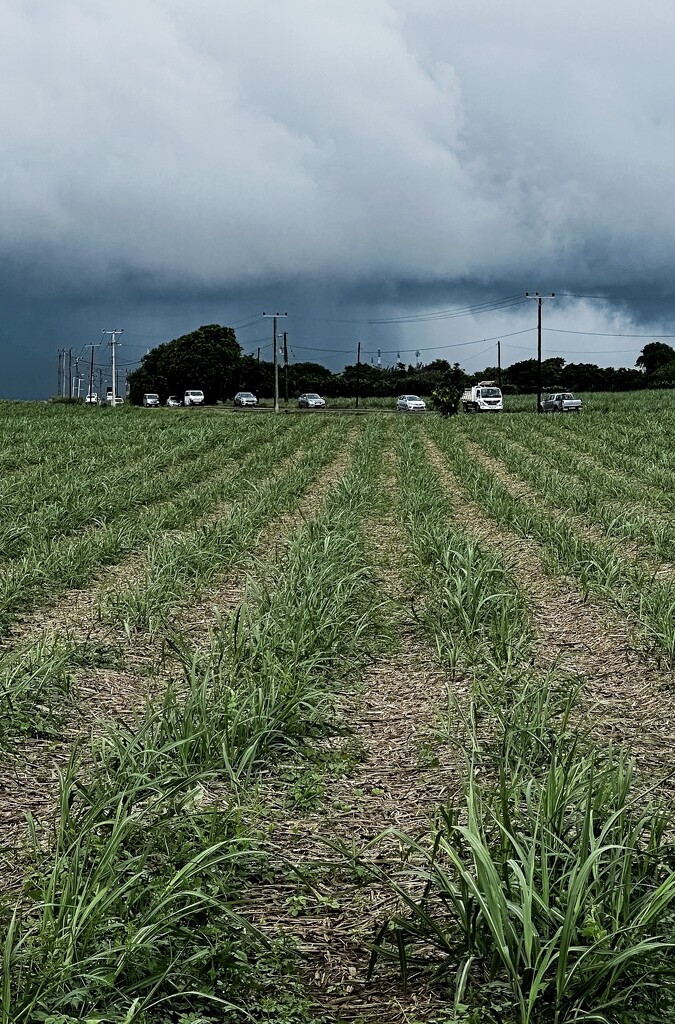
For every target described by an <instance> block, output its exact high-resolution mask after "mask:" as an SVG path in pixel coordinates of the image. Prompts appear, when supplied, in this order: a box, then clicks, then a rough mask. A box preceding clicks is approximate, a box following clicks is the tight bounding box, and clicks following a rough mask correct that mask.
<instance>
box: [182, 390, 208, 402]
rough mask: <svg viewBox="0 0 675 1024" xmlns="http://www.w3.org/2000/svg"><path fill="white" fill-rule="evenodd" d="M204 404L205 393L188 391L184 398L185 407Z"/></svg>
mask: <svg viewBox="0 0 675 1024" xmlns="http://www.w3.org/2000/svg"><path fill="white" fill-rule="evenodd" d="M203 404H204V392H203V391H195V390H193V391H186V392H185V397H184V398H183V405H203Z"/></svg>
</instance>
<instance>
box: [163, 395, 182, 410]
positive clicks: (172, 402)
mask: <svg viewBox="0 0 675 1024" xmlns="http://www.w3.org/2000/svg"><path fill="white" fill-rule="evenodd" d="M182 404H183V403H182V402H181V400H180V398H179V397H178V395H169V397H168V398H167V400H166V407H167V409H180V407H181V405H182Z"/></svg>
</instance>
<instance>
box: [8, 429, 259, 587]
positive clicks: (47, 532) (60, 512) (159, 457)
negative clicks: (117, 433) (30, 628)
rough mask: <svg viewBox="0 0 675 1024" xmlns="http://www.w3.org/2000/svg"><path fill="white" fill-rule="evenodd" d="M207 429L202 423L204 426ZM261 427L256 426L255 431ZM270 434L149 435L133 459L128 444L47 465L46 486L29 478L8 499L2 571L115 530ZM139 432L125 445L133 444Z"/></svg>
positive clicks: (245, 431) (202, 431) (250, 431)
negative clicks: (65, 464)
mask: <svg viewBox="0 0 675 1024" xmlns="http://www.w3.org/2000/svg"><path fill="white" fill-rule="evenodd" d="M199 426H200V427H202V424H201V423H200V424H199ZM256 426H257V428H258V429H256ZM268 433H269V431H267V432H264V431H263V430H262V429H261V426H260V425H251V427H249V428H248V429H245V428H239V429H238V430H235V431H233V432H232V433H228V434H224V433H223V431H222V429H221V430H219V431H218V432H216V431H214V430H212V429H211V430H205V429H203V427H202V429H199V430H196V431H195V432H194V433H192V432H190V433H189V434H188V435H187V436H186V437H185V438H184V439H183V442H182V444H181V443H180V442H179V439H178V438H176V437H173V438H171V439H170V440H169V444H168V445H167V444H166V441H167V439H166V438H165V437H158V438H154V437H151V436H150V437H148V436H146V437H144V438H143V442H142V444H139V445H138V446H137V450H136V453H135V456H134V457H133V458H132V457H131V452H130V451H129V449H128V446H125V445H122V446H121V447H120V449H119V450H118V451H117V452H116V453H114V452H113V451H112V450H110V448H109V447H108V446H107V445H105V446H102V447H101V448H100V449H99V452H98V457H97V463H98V464H97V465H96V466H92V467H86V466H83V465H82V464H81V462H80V461H79V460H77V459H75V460H71V466H70V471H68V472H66V471H65V470H60V469H59V467H58V466H57V465H53V464H50V465H49V473H50V475H49V478H48V480H47V481H46V485H47V486H45V487H42V486H40V485H39V484H36V482H35V481H32V480H30V481H27V482H26V486H25V488H21V487H16V489H15V490H13V492H12V494H11V496H7V497H6V498H5V500H4V510H5V513H6V517H7V518H6V519H5V520H4V522H3V526H2V528H1V529H0V571H2V569H6V567H8V566H9V565H11V563H12V560H16V559H17V558H20V557H21V556H23V555H26V554H35V553H41V554H42V555H43V556H44V557H46V556H48V555H49V553H50V551H51V547H52V546H53V544H54V542H55V541H59V542H61V543H67V542H68V540H70V541H77V540H78V537H79V534H80V533H81V532H83V531H85V530H95V529H97V528H101V527H103V526H112V525H113V524H114V523H115V521H116V520H118V519H123V518H124V517H125V516H128V515H129V514H130V513H131V512H134V511H137V512H138V513H142V511H143V510H144V509H146V508H148V507H149V506H151V505H154V504H155V503H157V502H160V501H162V500H165V499H167V498H168V499H171V498H172V497H174V498H175V496H176V492H177V490H178V489H179V488H180V489H189V487H190V485H191V482H192V481H194V483H199V482H201V481H202V480H204V479H207V478H208V477H209V476H211V475H213V474H214V473H216V472H218V471H220V470H222V468H223V466H224V465H227V464H228V461H229V460H230V459H233V458H234V459H236V458H237V457H238V455H239V453H240V452H241V451H246V450H250V449H251V448H252V447H253V446H254V445H256V444H259V443H260V442H261V441H262V440H263V439H264V438H265V437H266V436H267V434H268ZM132 439H133V433H131V432H129V435H128V437H127V440H128V441H129V442H132Z"/></svg>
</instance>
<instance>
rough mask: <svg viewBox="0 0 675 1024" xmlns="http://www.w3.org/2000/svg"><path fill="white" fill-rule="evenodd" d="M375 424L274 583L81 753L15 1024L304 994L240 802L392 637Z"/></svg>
mask: <svg viewBox="0 0 675 1024" xmlns="http://www.w3.org/2000/svg"><path fill="white" fill-rule="evenodd" d="M380 429H381V427H380V426H379V425H378V424H373V423H368V424H365V425H364V426H363V427H362V428H361V430H360V436H359V438H358V441H357V444H356V447H355V450H354V454H353V457H352V460H351V463H350V465H349V467H348V469H347V471H346V472H345V474H344V475H343V476H342V477H341V478H340V479H339V480H338V481H337V482H336V483H335V484H334V485H333V487H332V489H331V491H330V493H329V495H328V497H327V499H326V500H325V502H324V504H323V506H322V507H321V508H320V509H319V510H318V512H317V514H316V516H315V518H313V519H311V520H310V521H308V522H307V523H306V524H305V525H304V526H302V528H300V529H299V530H297V532H296V533H294V534H293V535H292V536H291V537H290V538H289V539H288V541H287V549H286V553H285V556H284V558H283V563H282V564H281V565H280V566H279V567H278V571H277V572H276V573H275V577H276V582H275V585H274V587H270V586H269V585H268V582H266V580H267V577H266V575H265V574H264V573H263V574H262V575H259V576H258V577H257V581H256V577H255V574H254V576H253V577H252V579H251V581H250V584H249V588H248V592H247V596H246V599H245V600H244V601H243V603H241V604H240V606H239V607H238V608H237V609H236V611H235V612H234V613H232V614H231V615H224V616H223V617H222V619H221V620H220V621H219V622H218V623H217V625H216V626H215V627H214V628H213V630H212V634H211V639H210V643H209V644H208V645H207V646H206V648H204V647H203V645H202V646H200V649H199V650H197V649H194V650H193V651H192V653H191V652H190V650H189V648H188V647H187V646H186V645H185V644H182V643H177V644H176V649H177V650H178V651H179V652H180V653H181V656H182V658H183V663H184V675H183V678H182V679H180V680H178V681H177V682H176V683H172V684H170V685H169V686H168V688H167V690H166V693H165V696H164V700H163V702H162V703H161V706H159V707H150V708H148V711H147V713H146V715H145V717H144V718H143V719H142V720H141V721H138V722H136V723H135V724H134V725H132V726H129V727H123V726H121V725H118V726H115V727H111V728H110V729H109V730H108V731H107V732H106V733H105V734H104V735H103V736H101V737H100V738H98V739H97V740H95V741H93V742H92V743H91V744H90V745H88V746H86V747H85V748H84V749H79V750H76V751H74V752H73V756H72V759H71V762H70V764H69V765H68V768H67V770H65V771H64V772H63V775H62V778H61V780H60V792H59V798H58V805H57V808H56V814H55V818H54V821H53V823H51V824H50V823H46V822H43V823H41V824H40V826H39V827H38V826H37V825H36V826H35V829H34V837H33V844H32V851H31V855H30V857H29V865H28V867H27V873H26V884H25V887H24V892H23V894H22V896H21V898H20V899H19V900H18V901H17V904H16V907H15V910H14V912H13V914H12V915H11V918H10V920H9V921H8V925H7V934H6V939H5V942H4V949H3V959H2V964H3V967H2V988H1V992H2V1010H1V1011H0V1021H2V1024H10V1022H12V1024H24V1022H29V1021H30V1022H34V1021H38V1020H43V1021H46V1020H50V1021H56V1020H58V1021H59V1022H60V1024H74V1022H75V1021H78V1022H82V1021H93V1020H99V1021H104V1020H110V1021H115V1022H118V1021H120V1022H121V1021H125V1022H127V1024H131V1022H139V1024H140V1022H150V1021H152V1022H162V1024H163V1022H168V1021H177V1020H179V1019H180V1020H185V1021H187V1020H190V1021H197V1020H199V1021H203V1022H209V1021H213V1022H215V1021H222V1020H232V1021H237V1020H242V1021H243V1020H251V1019H254V1020H264V1019H270V1020H278V1019H280V1015H281V1010H280V1005H281V1003H282V1002H283V1001H284V999H286V998H287V999H288V1000H290V1004H292V1002H293V1000H294V999H295V998H296V993H295V990H294V988H293V982H292V975H293V973H294V970H295V968H294V967H293V966H292V965H290V964H289V963H288V960H289V957H291V953H292V951H291V950H289V946H288V943H287V942H286V941H283V940H279V941H276V940H275V939H274V938H269V937H266V936H264V935H263V934H262V933H261V932H260V931H259V930H258V929H257V928H256V927H254V926H253V925H252V924H251V923H249V922H248V921H247V920H246V914H245V905H246V891H247V888H248V886H249V885H251V884H253V883H254V882H255V881H256V880H257V879H259V877H260V876H261V874H264V872H265V859H266V857H268V856H269V853H268V852H265V851H264V850H263V849H262V847H261V837H260V835H259V834H257V833H256V831H255V829H254V828H253V826H251V825H248V824H247V823H246V821H245V817H244V813H243V811H242V809H241V801H242V799H243V798H244V795H245V794H246V793H248V792H250V789H251V787H252V786H253V785H254V784H255V782H256V779H257V778H258V776H259V773H260V772H261V770H262V769H263V768H264V769H265V771H266V772H268V773H269V772H270V771H272V770H273V766H274V764H275V763H276V762H277V760H278V759H279V758H281V757H284V758H287V757H289V756H295V757H301V756H302V752H303V749H304V747H305V745H306V744H307V743H308V742H309V740H310V739H311V738H313V737H317V736H320V735H323V734H325V733H326V732H327V731H330V730H331V729H332V727H333V726H332V721H333V712H332V694H333V691H334V688H335V687H336V686H339V687H341V688H344V687H346V686H349V685H351V677H352V676H353V675H356V674H358V672H359V669H360V668H361V667H362V666H363V664H364V662H365V660H366V659H367V658H368V657H369V656H372V653H373V651H374V649H375V648H377V646H378V645H379V643H380V632H381V631H382V630H383V629H384V626H383V624H382V623H381V622H380V616H379V614H378V611H377V608H378V605H379V602H380V597H379V594H378V592H377V588H376V585H375V581H374V579H373V576H372V574H371V573H370V572H369V569H368V559H367V556H366V550H365V543H364V539H363V533H362V528H361V524H362V521H363V519H364V517H365V516H366V515H367V514H368V513H369V510H370V509H371V508H372V505H373V503H374V502H375V501H376V500H377V487H376V480H377V473H378V465H379V455H378V443H377V439H378V436H379V431H380ZM321 443H322V438H321V437H320V438H319V441H318V444H319V446H320V445H321ZM324 443H325V442H324ZM286 972H288V976H287V977H285V976H284V977H282V978H280V974H281V975H285V973H286ZM285 984H287V985H288V996H287V997H284V996H282V995H281V994H280V992H281V990H282V989H283V987H284V985H285ZM290 1004H289V1006H290ZM270 1006H272V1007H274V1006H276V1007H277V1009H276V1010H274V1008H272V1009H270ZM289 1006H287V1007H286V1009H287V1011H288V1013H289V1014H290V1012H291V1010H290V1008H289ZM277 1011H278V1012H277ZM181 1014H183V1015H184V1016H181ZM288 1019H289V1020H290V1019H293V1018H292V1016H289V1018H288Z"/></svg>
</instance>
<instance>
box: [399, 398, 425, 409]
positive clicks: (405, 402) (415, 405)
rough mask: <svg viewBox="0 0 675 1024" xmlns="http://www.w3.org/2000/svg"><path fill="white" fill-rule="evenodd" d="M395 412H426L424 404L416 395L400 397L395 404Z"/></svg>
mask: <svg viewBox="0 0 675 1024" xmlns="http://www.w3.org/2000/svg"><path fill="white" fill-rule="evenodd" d="M396 411H397V412H426V411H427V407H426V405H425V403H424V402H423V401H422V399H421V398H419V397H418V396H417V395H401V397H400V398H399V400H398V401H397V403H396Z"/></svg>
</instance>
